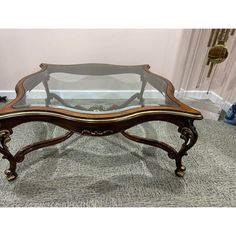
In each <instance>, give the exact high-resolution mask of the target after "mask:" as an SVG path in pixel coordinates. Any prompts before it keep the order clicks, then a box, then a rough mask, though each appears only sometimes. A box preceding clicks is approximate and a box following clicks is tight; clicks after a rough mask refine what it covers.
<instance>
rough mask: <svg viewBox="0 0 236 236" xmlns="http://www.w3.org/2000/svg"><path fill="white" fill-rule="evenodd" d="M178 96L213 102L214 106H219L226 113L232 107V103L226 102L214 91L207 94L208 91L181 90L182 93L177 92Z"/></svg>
mask: <svg viewBox="0 0 236 236" xmlns="http://www.w3.org/2000/svg"><path fill="white" fill-rule="evenodd" d="M176 95H177V96H181V97H189V98H195V99H199V100H201V99H209V100H210V101H212V102H213V103H214V104H217V105H219V107H221V108H222V109H223V110H224V111H227V110H228V109H229V108H230V107H231V106H232V103H230V102H228V101H224V99H223V98H222V97H221V96H219V95H218V94H216V93H215V92H213V91H209V92H207V91H206V90H202V91H199V90H183V89H181V90H180V91H178V92H177V94H176Z"/></svg>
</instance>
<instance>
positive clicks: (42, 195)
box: [0, 120, 236, 207]
mask: <svg viewBox="0 0 236 236" xmlns="http://www.w3.org/2000/svg"><path fill="white" fill-rule="evenodd" d="M195 124H196V127H197V129H198V132H199V140H198V142H197V144H196V145H195V146H194V147H193V148H192V149H191V150H190V151H189V155H188V156H186V157H184V164H185V166H186V167H187V172H186V175H185V177H184V178H178V177H176V176H175V174H174V170H175V163H174V161H173V160H171V159H169V158H168V157H167V154H166V153H165V152H164V151H162V150H160V149H158V148H154V147H150V146H147V145H143V144H138V143H135V142H132V141H130V140H128V139H126V138H125V137H123V136H122V135H120V134H116V135H113V136H106V137H102V138H99V137H97V138H95V137H81V136H80V135H78V134H75V135H73V136H72V137H71V138H70V139H69V140H67V141H66V142H64V143H61V144H58V145H56V146H52V147H48V148H45V149H41V150H38V151H35V152H32V153H31V154H29V155H27V158H26V159H25V161H24V162H23V163H21V164H19V165H18V171H17V172H18V175H19V176H18V178H17V180H16V181H15V182H10V183H9V182H8V181H7V180H6V179H5V177H4V175H3V171H4V169H5V168H6V167H7V165H8V162H7V161H6V160H0V206H2V207H232V206H236V155H235V143H236V128H235V127H234V126H230V125H226V124H224V123H222V122H218V121H211V120H203V121H197V122H195ZM157 130H158V132H157ZM130 131H132V132H133V133H139V134H140V133H141V134H142V135H143V136H146V137H152V138H158V139H159V140H163V141H168V140H169V143H170V144H172V145H173V146H175V147H180V145H181V143H182V140H181V139H180V138H179V134H178V132H177V127H176V126H174V125H171V124H168V123H165V122H164V123H163V122H149V123H144V124H143V125H140V126H138V127H136V128H132V129H131V130H130ZM63 132H64V130H63V129H61V128H58V127H55V126H53V125H48V124H46V123H38V122H35V123H28V124H24V125H21V126H18V127H17V128H15V129H14V134H13V136H12V141H11V143H10V145H9V146H10V149H11V150H12V152H16V151H17V150H18V149H19V148H20V147H21V146H23V145H26V144H29V143H31V142H34V141H38V140H42V139H45V138H49V137H52V136H58V135H60V134H62V133H63Z"/></svg>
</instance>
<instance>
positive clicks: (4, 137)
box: [0, 130, 11, 146]
mask: <svg viewBox="0 0 236 236" xmlns="http://www.w3.org/2000/svg"><path fill="white" fill-rule="evenodd" d="M10 135H11V133H10V131H9V130H1V131H0V141H1V144H2V146H5V145H6V143H8V142H10V141H11V137H10Z"/></svg>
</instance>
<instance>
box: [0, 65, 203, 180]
mask: <svg viewBox="0 0 236 236" xmlns="http://www.w3.org/2000/svg"><path fill="white" fill-rule="evenodd" d="M96 65H101V66H102V68H106V67H109V66H111V65H104V64H96ZM48 66H50V65H48V64H41V68H42V69H41V70H40V71H39V72H37V73H34V74H33V75H35V76H37V78H36V79H35V82H34V84H33V85H32V87H31V89H32V88H33V86H36V85H37V84H39V83H40V82H42V83H43V84H44V86H45V89H46V90H47V89H48V86H47V78H46V77H45V74H44V72H45V71H46V69H47V67H48ZM54 67H57V65H54ZM67 67H68V68H69V67H73V65H70V66H67ZM134 67H135V66H134ZM122 68H124V66H122ZM122 68H121V67H120V66H117V73H119V71H120V70H121V69H122ZM142 68H143V70H144V73H146V74H148V75H150V77H148V78H147V81H148V83H150V84H151V85H152V86H153V87H155V88H157V89H158V87H157V86H158V85H157V84H158V83H157V80H160V79H161V80H163V81H165V83H166V84H167V86H166V88H165V94H166V96H167V97H168V98H169V99H170V101H173V102H174V103H176V104H177V105H178V106H142V107H138V108H134V109H129V110H124V111H121V112H115V113H114V112H113V113H112V111H111V113H108V114H85V113H80V112H74V111H70V110H65V109H59V108H53V107H50V106H45V107H43V106H34V107H22V108H15V105H16V104H17V103H18V102H19V101H20V100H22V99H23V98H24V97H25V93H26V89H25V87H24V82H25V81H26V82H27V79H29V76H26V77H25V78H23V79H22V80H20V81H19V82H18V84H17V85H16V93H17V97H16V98H15V99H14V100H13V101H12V102H11V103H9V104H7V105H6V106H5V107H3V108H2V109H1V110H0V142H1V147H0V153H2V154H3V158H5V159H7V160H8V161H9V163H10V167H9V169H8V170H6V172H5V174H6V175H7V178H8V180H13V179H15V178H16V176H17V174H16V163H19V162H21V161H23V159H24V156H25V155H26V154H28V153H29V152H31V151H33V150H36V149H38V148H42V147H46V146H49V145H53V144H56V143H58V142H61V141H64V140H65V139H67V138H69V137H70V136H71V135H72V134H73V132H79V133H81V134H82V135H91V136H104V135H112V134H114V133H118V132H121V133H122V134H123V135H124V136H125V137H127V138H129V139H131V140H133V141H136V142H140V143H145V144H148V145H151V146H155V147H160V148H162V149H163V150H165V151H166V152H167V153H168V156H169V157H170V158H172V159H174V160H175V162H176V167H177V169H176V171H175V173H176V175H178V176H183V175H184V173H185V167H184V166H183V165H182V157H183V156H184V155H185V154H186V152H187V151H188V150H189V149H190V148H191V147H192V146H193V145H194V144H195V143H196V141H197V137H198V135H197V131H196V129H195V127H194V125H193V122H194V120H200V119H202V115H201V113H200V112H199V111H197V110H195V109H193V108H191V107H189V106H187V105H185V104H183V103H181V102H180V101H179V100H177V99H176V98H175V97H174V87H173V85H172V84H171V82H170V81H168V80H167V79H165V78H163V77H161V76H158V75H156V74H154V73H152V72H150V71H149V68H150V67H149V66H148V65H143V66H142ZM127 70H129V67H128V66H127ZM100 73H101V74H102V73H104V72H103V71H102V70H101V71H100ZM40 74H42V78H41V77H40ZM156 77H158V78H156ZM45 81H46V82H45ZM145 85H146V82H143V84H142V88H141V92H140V93H139V94H137V95H135V96H138V98H139V99H140V104H142V103H143V91H144V87H145ZM47 94H48V97H47V99H46V104H47V105H49V104H50V99H51V97H50V96H51V95H50V93H49V91H48V93H47ZM131 99H132V98H131ZM128 101H129V100H128ZM154 120H160V121H166V122H170V123H172V124H175V125H176V126H178V127H179V129H178V131H179V132H180V134H181V135H180V137H181V138H182V139H183V140H184V143H183V145H182V147H181V149H180V150H179V151H176V150H175V149H174V148H172V147H171V146H169V145H168V144H165V143H163V142H160V141H157V140H150V139H144V138H141V137H138V136H134V135H131V134H129V133H128V132H126V131H125V130H127V129H128V128H131V127H133V126H135V125H138V124H141V123H143V122H147V121H154ZM31 121H43V122H49V123H52V124H55V125H58V126H60V127H62V128H65V129H67V130H70V132H68V133H67V134H66V135H64V136H61V137H58V138H55V139H51V140H46V141H42V142H38V143H35V144H32V145H28V146H26V147H24V148H23V149H21V150H20V151H18V152H17V153H16V155H15V156H13V155H12V154H11V153H10V152H9V150H8V147H7V145H6V144H7V142H9V141H10V135H11V134H12V129H13V128H14V127H16V126H18V125H20V124H22V123H26V122H31Z"/></svg>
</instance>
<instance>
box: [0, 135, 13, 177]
mask: <svg viewBox="0 0 236 236" xmlns="http://www.w3.org/2000/svg"><path fill="white" fill-rule="evenodd" d="M11 134H12V131H9V130H1V131H0V142H1V147H0V153H2V154H3V157H2V158H3V159H7V160H8V161H9V163H10V166H9V168H8V169H6V170H5V175H6V177H7V179H8V180H9V181H12V180H14V179H16V177H17V173H16V160H15V158H14V156H13V155H12V154H11V153H10V151H9V149H8V147H7V143H8V142H9V141H10V140H11V138H10V135H11Z"/></svg>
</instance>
